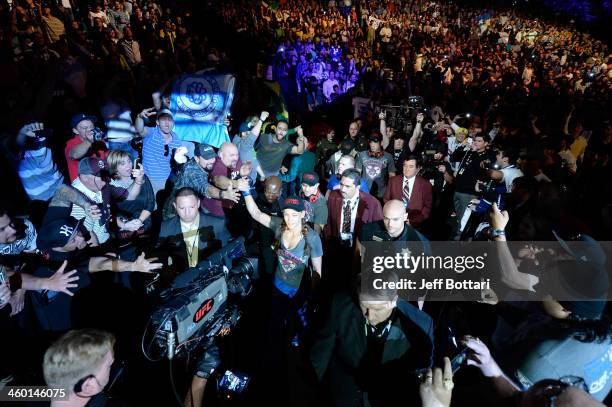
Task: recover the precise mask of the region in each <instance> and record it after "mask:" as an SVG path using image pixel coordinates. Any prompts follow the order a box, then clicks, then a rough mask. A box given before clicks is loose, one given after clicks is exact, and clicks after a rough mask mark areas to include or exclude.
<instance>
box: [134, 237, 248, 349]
mask: <svg viewBox="0 0 612 407" xmlns="http://www.w3.org/2000/svg"><path fill="white" fill-rule="evenodd" d="M256 274H257V259H254V258H249V257H246V249H245V247H244V239H243V238H238V239H236V240H234V241H233V242H231V243H229V244H228V245H227V246H225V247H224V248H223V249H221V250H219V251H218V252H216V253H214V254H212V255H211V256H209V257H208V258H207V259H206V260H204V261H202V262H200V263H198V265H197V266H196V267H192V268H190V269H188V270H186V271H185V272H184V273H182V274H179V275H178V276H177V277H176V278H175V279H174V281H173V282H172V285H171V286H170V287H169V288H167V289H165V290H163V291H162V292H161V293H160V297H161V298H162V301H163V303H162V304H161V305H160V306H159V307H158V308H157V310H156V311H155V312H153V314H152V315H151V318H150V320H149V323H148V324H147V327H146V329H145V332H144V333H143V337H142V351H143V353H144V355H145V357H147V358H148V359H150V360H160V359H162V358H163V357H164V356H165V357H167V358H168V359H173V358H174V356H175V355H176V354H180V353H181V351H182V350H187V351H190V350H193V349H195V348H196V347H197V346H198V344H199V343H200V341H202V340H207V339H210V338H213V337H215V336H216V335H217V334H218V333H219V332H220V331H221V330H222V329H224V328H225V329H231V328H233V327H234V326H235V325H236V324H237V322H238V320H239V318H240V311H239V309H238V299H240V298H242V297H246V296H247V295H248V294H249V293H250V292H251V289H252V280H253V278H255V277H256Z"/></svg>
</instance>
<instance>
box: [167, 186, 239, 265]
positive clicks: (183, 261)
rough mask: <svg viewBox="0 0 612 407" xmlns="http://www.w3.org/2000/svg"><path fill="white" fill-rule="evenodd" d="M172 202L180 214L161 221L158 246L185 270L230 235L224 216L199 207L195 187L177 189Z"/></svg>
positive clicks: (218, 247)
mask: <svg viewBox="0 0 612 407" xmlns="http://www.w3.org/2000/svg"><path fill="white" fill-rule="evenodd" d="M173 205H174V207H175V209H176V213H177V216H174V217H172V218H170V219H167V220H165V221H163V222H162V224H161V230H160V232H159V240H158V241H157V249H158V250H160V251H162V252H163V253H164V255H165V254H166V253H167V254H168V255H169V256H170V257H171V258H172V262H173V264H174V266H175V267H176V270H178V271H179V272H182V271H184V270H186V269H188V268H189V267H195V266H196V265H197V264H198V262H199V261H201V260H203V259H205V258H206V257H208V256H209V255H210V254H212V253H214V252H215V251H217V250H219V249H220V248H221V247H222V246H225V244H226V243H227V241H228V240H229V237H230V235H229V232H228V231H227V229H226V227H225V220H224V219H223V218H218V217H215V216H211V215H206V214H205V213H204V212H202V211H201V210H200V199H199V198H198V196H197V194H196V192H195V191H194V190H193V189H191V188H187V187H185V188H181V189H179V190H178V191H176V195H175V198H174V204H173Z"/></svg>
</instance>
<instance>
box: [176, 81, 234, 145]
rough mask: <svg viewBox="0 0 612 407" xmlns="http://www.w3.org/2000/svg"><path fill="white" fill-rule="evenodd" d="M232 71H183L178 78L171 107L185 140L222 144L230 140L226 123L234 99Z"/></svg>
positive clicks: (180, 133)
mask: <svg viewBox="0 0 612 407" xmlns="http://www.w3.org/2000/svg"><path fill="white" fill-rule="evenodd" d="M234 83H235V78H234V77H233V76H232V75H182V76H181V77H180V78H179V79H177V80H176V81H175V82H174V86H173V87H172V96H171V97H170V110H172V113H173V114H174V122H175V126H174V132H175V133H176V134H178V136H179V137H180V138H181V139H182V140H188V141H195V142H198V143H205V144H209V145H211V146H214V147H219V146H220V145H221V144H223V143H225V142H226V141H229V134H228V133H227V126H225V124H223V121H224V119H225V117H227V114H228V112H229V110H230V107H231V106H232V100H233V99H234Z"/></svg>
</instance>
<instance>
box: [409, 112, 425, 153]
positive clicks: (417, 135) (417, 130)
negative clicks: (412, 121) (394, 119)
mask: <svg viewBox="0 0 612 407" xmlns="http://www.w3.org/2000/svg"><path fill="white" fill-rule="evenodd" d="M424 118H425V116H424V115H423V113H419V114H417V121H416V125H415V126H414V130H413V131H412V137H410V141H408V148H409V149H410V151H414V150H415V149H416V147H417V145H418V144H419V142H420V141H421V137H422V136H423V127H422V125H423V119H424Z"/></svg>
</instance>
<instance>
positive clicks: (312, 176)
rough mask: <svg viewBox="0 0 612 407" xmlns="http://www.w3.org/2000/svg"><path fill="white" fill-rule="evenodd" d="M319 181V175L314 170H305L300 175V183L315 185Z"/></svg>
mask: <svg viewBox="0 0 612 407" xmlns="http://www.w3.org/2000/svg"><path fill="white" fill-rule="evenodd" d="M318 183H319V176H318V175H317V173H315V172H305V173H304V175H302V184H306V185H309V186H311V187H312V186H315V185H317V184H318Z"/></svg>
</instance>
